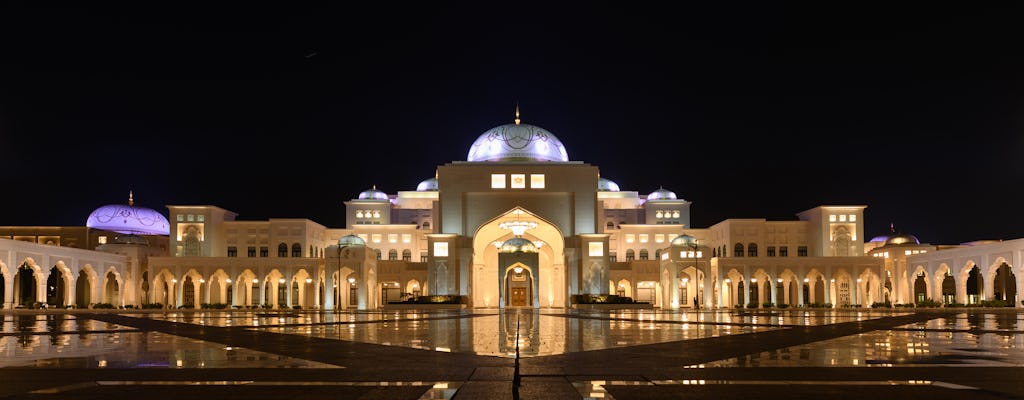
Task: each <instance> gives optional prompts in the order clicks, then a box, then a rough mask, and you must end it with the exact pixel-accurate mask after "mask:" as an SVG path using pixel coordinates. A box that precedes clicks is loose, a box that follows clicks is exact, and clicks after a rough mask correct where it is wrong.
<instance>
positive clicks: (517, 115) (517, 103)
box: [515, 101, 520, 125]
mask: <svg viewBox="0 0 1024 400" xmlns="http://www.w3.org/2000/svg"><path fill="white" fill-rule="evenodd" d="M515 121H516V125H519V121H520V119H519V102H518V101H517V102H516V119H515Z"/></svg>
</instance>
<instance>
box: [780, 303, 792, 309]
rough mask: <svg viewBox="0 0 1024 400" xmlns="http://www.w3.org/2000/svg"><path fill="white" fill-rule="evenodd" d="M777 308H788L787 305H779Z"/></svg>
mask: <svg viewBox="0 0 1024 400" xmlns="http://www.w3.org/2000/svg"><path fill="white" fill-rule="evenodd" d="M778 307H779V308H788V307H789V304H786V303H781V304H779V306H778Z"/></svg>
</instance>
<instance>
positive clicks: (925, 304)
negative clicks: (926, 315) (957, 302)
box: [917, 299, 942, 308]
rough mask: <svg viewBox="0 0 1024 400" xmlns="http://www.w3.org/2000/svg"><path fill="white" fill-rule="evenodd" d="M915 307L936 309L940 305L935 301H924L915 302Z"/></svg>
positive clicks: (940, 304) (940, 305)
mask: <svg viewBox="0 0 1024 400" xmlns="http://www.w3.org/2000/svg"><path fill="white" fill-rule="evenodd" d="M917 306H918V307H927V308H937V307H942V303H941V302H938V301H935V300H932V299H924V300H923V301H919V302H917Z"/></svg>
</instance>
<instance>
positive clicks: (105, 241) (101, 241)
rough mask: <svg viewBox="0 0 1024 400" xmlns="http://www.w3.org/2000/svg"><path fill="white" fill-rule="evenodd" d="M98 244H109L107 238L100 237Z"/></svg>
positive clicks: (97, 239) (97, 240)
mask: <svg viewBox="0 0 1024 400" xmlns="http://www.w3.org/2000/svg"><path fill="white" fill-rule="evenodd" d="M96 243H99V244H107V237H106V236H100V237H98V238H96Z"/></svg>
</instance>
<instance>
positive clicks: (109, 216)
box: [85, 194, 171, 235]
mask: <svg viewBox="0 0 1024 400" xmlns="http://www.w3.org/2000/svg"><path fill="white" fill-rule="evenodd" d="M85 226H87V227H89V228H93V229H102V230H105V231H112V232H117V233H126V234H136V235H170V232H171V224H170V222H167V217H164V215H163V214H160V213H159V212H156V211H155V210H153V209H151V208H146V207H137V206H135V200H133V199H132V195H130V194H129V195H128V204H108V205H105V206H103V207H100V208H97V209H96V210H95V211H93V212H92V213H91V214H89V218H87V219H86V220H85Z"/></svg>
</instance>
